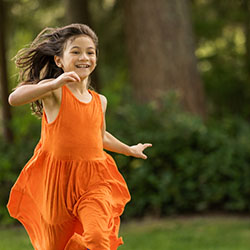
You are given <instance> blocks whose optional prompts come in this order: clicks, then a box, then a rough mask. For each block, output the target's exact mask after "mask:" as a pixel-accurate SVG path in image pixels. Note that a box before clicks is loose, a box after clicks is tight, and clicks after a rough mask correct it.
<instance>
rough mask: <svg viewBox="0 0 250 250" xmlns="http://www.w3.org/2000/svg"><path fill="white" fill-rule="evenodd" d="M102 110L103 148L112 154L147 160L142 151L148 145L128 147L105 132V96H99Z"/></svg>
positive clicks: (149, 145) (140, 144) (148, 145)
mask: <svg viewBox="0 0 250 250" xmlns="http://www.w3.org/2000/svg"><path fill="white" fill-rule="evenodd" d="M100 97H101V102H102V109H103V116H104V117H103V121H104V122H103V131H102V132H103V148H104V149H106V150H109V151H112V152H116V153H120V154H124V155H127V156H134V157H137V158H142V159H147V156H146V155H145V154H144V153H143V151H144V150H145V149H146V148H148V147H151V146H152V144H150V143H144V144H142V143H139V144H137V145H133V146H128V145H126V144H124V143H122V142H121V141H119V140H118V139H116V138H115V137H114V136H113V135H112V134H110V133H109V132H107V131H106V122H105V112H106V108H107V99H106V97H105V96H103V95H100Z"/></svg>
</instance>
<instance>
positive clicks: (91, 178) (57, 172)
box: [7, 147, 130, 250]
mask: <svg viewBox="0 0 250 250" xmlns="http://www.w3.org/2000/svg"><path fill="white" fill-rule="evenodd" d="M94 199H95V200H97V201H98V202H100V201H105V202H103V204H102V206H103V210H105V211H106V210H107V211H110V212H109V215H108V216H109V217H110V218H113V220H114V221H113V224H114V225H113V226H114V228H116V229H115V231H116V233H117V234H118V228H119V222H118V221H116V218H118V217H119V216H120V215H121V214H122V213H123V210H124V207H125V205H126V203H127V202H128V201H129V200H130V194H129V191H128V188H127V185H126V182H125V181H124V179H123V177H122V175H121V174H120V173H119V171H118V169H117V166H116V164H115V162H114V160H113V158H112V157H111V156H110V155H108V154H106V153H105V159H101V160H95V161H78V160H77V161H74V160H72V161H69V160H61V159H55V158H54V157H53V156H52V155H49V154H48V153H47V152H43V151H41V150H40V149H39V147H38V148H37V149H36V151H35V154H34V156H33V157H32V158H31V160H30V161H29V162H28V163H27V164H26V166H25V167H24V169H23V170H22V172H21V174H20V176H19V178H18V180H17V181H16V183H15V185H14V186H13V188H12V190H11V194H10V199H9V203H8V205H7V207H8V210H9V213H10V215H11V216H12V217H14V218H16V219H18V220H19V221H21V222H22V224H23V225H24V226H25V228H26V230H27V232H28V234H29V236H30V239H31V242H32V244H33V246H34V247H35V246H36V245H39V246H40V245H42V244H44V243H43V242H44V239H45V238H46V236H44V235H46V230H48V229H49V230H50V231H51V230H52V228H56V227H57V226H58V227H60V228H61V227H63V228H64V226H62V225H63V224H64V223H66V224H67V223H69V222H70V221H72V223H75V221H76V218H77V216H78V214H77V211H78V208H79V205H80V204H81V205H82V202H83V203H84V201H87V200H94ZM107 206H108V207H107ZM110 207H111V209H110ZM78 224H79V223H78ZM66 228H69V227H68V226H67V227H66ZM79 228H80V229H79ZM60 230H61V231H62V229H60ZM65 230H67V229H65ZM52 231H53V230H52ZM55 231H56V229H55ZM113 231H114V230H113ZM82 232H83V231H82V229H81V227H79V225H78V227H77V228H75V227H73V228H71V229H70V230H68V232H67V234H68V237H69V238H68V240H69V239H70V237H72V235H73V234H74V233H78V234H82ZM47 233H48V232H47ZM50 233H51V232H50ZM55 234H56V232H55ZM41 235H43V237H42V238H41ZM79 236H80V235H79ZM80 237H81V236H80ZM110 241H111V242H110V244H111V250H116V249H117V247H118V246H119V245H121V244H123V241H122V239H121V238H119V239H118V238H117V236H116V237H114V236H113V235H112V237H111V238H110ZM65 244H66V243H65ZM35 249H39V250H40V249H47V248H39V247H35ZM51 249H53V248H51ZM54 249H56V250H58V249H64V248H61V247H60V248H54ZM72 249H74V248H72Z"/></svg>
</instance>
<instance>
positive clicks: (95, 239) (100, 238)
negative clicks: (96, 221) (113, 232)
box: [85, 230, 110, 250]
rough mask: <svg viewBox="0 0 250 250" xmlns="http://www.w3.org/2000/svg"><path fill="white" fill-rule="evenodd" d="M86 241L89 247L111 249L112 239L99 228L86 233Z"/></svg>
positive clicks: (101, 249)
mask: <svg viewBox="0 0 250 250" xmlns="http://www.w3.org/2000/svg"><path fill="white" fill-rule="evenodd" d="M85 239H86V242H87V245H88V246H89V249H90V250H91V249H100V250H109V249H110V241H109V237H108V235H107V234H105V233H104V232H101V231H99V230H93V231H92V232H89V233H88V234H87V235H86V238H85Z"/></svg>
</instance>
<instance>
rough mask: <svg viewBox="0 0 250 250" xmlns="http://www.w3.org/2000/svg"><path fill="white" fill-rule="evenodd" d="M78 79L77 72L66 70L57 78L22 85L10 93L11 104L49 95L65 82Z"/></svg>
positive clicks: (28, 101) (18, 103) (17, 104)
mask: <svg viewBox="0 0 250 250" xmlns="http://www.w3.org/2000/svg"><path fill="white" fill-rule="evenodd" d="M76 81H80V78H79V76H78V75H77V74H76V73H75V72H66V73H63V74H61V75H60V76H59V77H57V78H55V79H54V78H53V79H46V80H42V81H40V82H39V83H38V84H27V85H22V86H20V87H18V88H17V89H16V90H15V91H14V92H12V93H11V94H10V96H9V104H10V105H12V106H20V105H23V104H27V103H31V102H34V101H36V100H39V99H43V98H45V97H49V96H50V95H52V92H53V91H54V90H56V89H58V88H60V87H61V86H63V85H64V84H66V83H69V82H76Z"/></svg>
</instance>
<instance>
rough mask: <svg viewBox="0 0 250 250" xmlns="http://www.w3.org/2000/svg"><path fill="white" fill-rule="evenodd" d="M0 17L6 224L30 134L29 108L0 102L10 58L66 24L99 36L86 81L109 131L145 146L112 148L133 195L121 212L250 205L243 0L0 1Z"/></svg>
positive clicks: (0, 176)
mask: <svg viewBox="0 0 250 250" xmlns="http://www.w3.org/2000/svg"><path fill="white" fill-rule="evenodd" d="M0 17H1V21H0V84H1V85H0V86H1V89H0V90H1V97H0V112H1V120H0V224H1V225H10V224H13V223H14V224H15V223H16V222H15V221H14V220H12V219H11V218H10V217H9V215H8V213H7V210H6V203H7V201H8V195H9V191H10V188H11V186H12V185H13V183H14V182H15V180H16V178H17V176H18V174H19V173H20V171H21V169H22V168H23V166H24V165H25V163H26V162H27V161H28V159H29V158H30V157H31V156H32V153H33V150H34V147H35V145H36V144H37V142H38V140H39V137H40V122H41V120H39V119H37V118H36V117H35V116H33V115H31V111H30V107H29V105H24V106H22V107H15V108H12V107H10V106H9V105H8V102H7V99H8V95H9V93H10V92H11V90H12V89H13V88H14V87H15V86H16V85H17V83H18V74H17V73H18V70H17V69H16V67H15V63H14V60H13V57H14V56H15V55H16V53H17V51H18V50H19V49H21V48H23V47H25V46H27V45H28V44H29V43H30V42H31V41H32V40H33V39H34V38H35V36H36V35H37V34H38V33H39V32H40V31H41V30H42V29H43V28H45V27H55V26H59V27H60V26H63V25H66V24H70V23H75V22H80V23H86V24H88V25H89V26H90V27H92V28H93V29H94V30H95V31H96V33H97V35H98V37H99V49H100V55H99V58H98V66H97V68H96V70H95V72H94V75H93V77H92V85H93V87H94V88H95V89H96V90H97V91H98V92H100V93H102V94H104V95H105V96H106V97H107V99H108V110H107V114H106V119H107V130H108V131H109V132H111V133H112V134H114V135H115V136H116V137H117V138H118V139H120V140H121V141H123V142H125V143H127V144H129V145H132V144H136V143H138V142H150V143H152V144H153V147H152V148H150V149H147V150H146V154H147V155H148V159H147V160H146V161H144V160H141V159H135V158H132V157H126V156H123V155H117V154H113V153H111V154H112V156H113V157H114V158H115V160H116V162H117V165H118V166H119V169H120V171H121V172H122V174H123V176H124V177H125V179H126V181H127V183H128V186H129V189H130V192H131V195H132V200H131V202H130V203H129V204H128V205H127V207H126V209H125V213H124V215H123V217H122V219H123V221H131V220H134V219H143V218H148V217H154V218H167V217H169V216H173V215H182V216H183V215H185V216H191V215H192V216H193V215H194V214H198V215H206V214H218V213H219V214H224V215H229V214H236V215H240V216H242V215H243V216H247V215H248V214H249V212H250V199H249V197H250V140H249V134H250V1H249V0H228V1H222V0H221V1H220V0H176V1H174V0H154V1H151V0H144V1H143V0H134V1H132V0H117V1H115V0H59V1H58V0H57V1H56V0H0ZM247 227H248V228H249V223H248V226H247ZM248 235H249V231H248ZM163 249H164V248H163ZM176 249H177V248H176ZM193 249H194V248H193ZM212 249H213V248H212ZM242 249H245V248H242ZM246 249H247V248H246Z"/></svg>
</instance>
